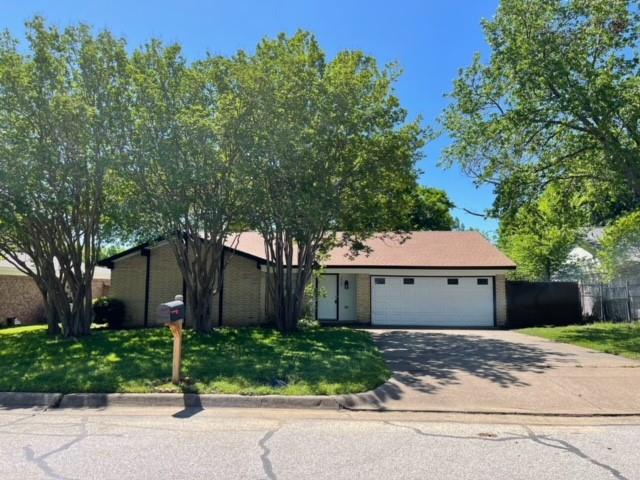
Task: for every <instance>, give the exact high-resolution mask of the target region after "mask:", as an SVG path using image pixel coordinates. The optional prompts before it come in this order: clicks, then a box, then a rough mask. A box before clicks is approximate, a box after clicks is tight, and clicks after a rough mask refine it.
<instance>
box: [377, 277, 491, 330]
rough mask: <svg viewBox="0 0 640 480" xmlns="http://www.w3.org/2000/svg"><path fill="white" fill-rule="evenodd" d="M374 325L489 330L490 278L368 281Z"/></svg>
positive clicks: (394, 278)
mask: <svg viewBox="0 0 640 480" xmlns="http://www.w3.org/2000/svg"><path fill="white" fill-rule="evenodd" d="M371 323H372V324H373V325H422V326H433V327H492V326H493V278H492V277H448V278H443V277H373V276H372V277H371Z"/></svg>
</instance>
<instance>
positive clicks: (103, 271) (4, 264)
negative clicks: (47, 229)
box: [0, 254, 111, 280]
mask: <svg viewBox="0 0 640 480" xmlns="http://www.w3.org/2000/svg"><path fill="white" fill-rule="evenodd" d="M19 256H20V258H21V259H22V260H24V261H25V262H27V263H28V264H32V263H31V261H30V260H29V257H28V256H27V255H25V254H19ZM55 268H56V271H57V270H58V262H57V261H56V262H55ZM4 275H9V276H18V277H20V276H24V275H25V274H24V273H22V272H21V271H20V270H18V269H17V268H16V267H14V266H13V264H11V262H9V261H8V260H6V259H4V258H2V257H0V276H4ZM93 279H94V280H109V279H111V270H109V269H108V268H104V267H100V266H96V267H95V269H94V270H93Z"/></svg>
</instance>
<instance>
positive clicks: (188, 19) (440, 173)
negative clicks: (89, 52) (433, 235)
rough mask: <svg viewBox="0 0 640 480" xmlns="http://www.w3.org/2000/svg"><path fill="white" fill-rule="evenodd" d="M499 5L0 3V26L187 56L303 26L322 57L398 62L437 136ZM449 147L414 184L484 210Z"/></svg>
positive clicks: (413, 102)
mask: <svg viewBox="0 0 640 480" xmlns="http://www.w3.org/2000/svg"><path fill="white" fill-rule="evenodd" d="M497 6H498V0H395V1H392V0H359V1H355V0H314V1H312V0H286V1H285V0H282V1H277V0H231V1H229V0H225V1H221V0H218V1H214V0H211V1H193V0H181V1H168V0H129V1H121V0H103V1H97V0H93V1H87V0H56V1H51V0H49V1H37V0H35V1H14V0H11V1H9V0H0V28H8V29H9V30H10V31H11V32H12V33H13V34H14V35H16V36H19V37H22V35H23V32H24V22H25V20H27V19H29V18H31V17H32V16H34V15H42V16H44V17H45V18H46V19H47V20H48V21H49V22H51V23H54V24H56V25H58V26H61V27H62V26H65V25H68V24H70V23H78V22H84V23H88V24H90V25H92V26H93V27H95V28H96V29H103V28H108V29H109V30H111V31H112V32H113V33H114V34H116V35H118V36H121V37H124V38H125V39H126V40H127V42H128V44H129V45H130V46H131V47H132V48H135V47H137V46H139V45H141V44H143V43H145V42H146V41H148V40H149V39H150V38H159V39H161V40H163V41H165V42H179V43H180V44H182V46H183V48H184V52H185V55H186V56H187V57H188V58H190V59H196V58H200V57H203V56H204V55H205V54H206V53H207V52H210V53H214V54H223V55H228V54H233V53H235V52H236V51H237V50H238V49H245V50H253V48H254V47H255V45H256V44H257V43H258V42H259V41H260V39H262V38H263V37H265V36H269V37H273V36H275V35H277V34H278V33H280V32H285V33H287V34H293V33H295V32H296V30H298V29H304V30H308V31H310V32H312V33H314V34H315V35H316V37H317V38H318V40H319V42H320V44H321V46H322V48H323V49H324V50H325V52H326V53H327V56H328V57H329V58H332V57H333V56H334V55H335V54H336V53H337V52H339V51H340V50H343V49H348V50H362V51H364V52H366V53H367V54H369V55H372V56H374V57H376V58H377V60H378V62H379V63H380V64H387V63H390V62H397V63H398V64H399V65H400V67H401V68H402V71H403V75H402V77H401V78H400V79H399V81H398V82H397V84H396V94H397V95H398V97H399V98H400V101H401V103H402V105H403V106H404V107H405V108H406V109H407V110H408V112H409V118H410V119H414V118H416V117H417V116H421V117H422V119H423V124H424V125H425V126H432V127H435V128H436V129H437V124H436V119H437V117H438V115H439V114H440V113H441V112H442V110H443V109H444V108H445V107H446V105H447V102H448V101H447V99H446V98H445V94H446V93H447V92H450V91H451V87H452V82H453V80H454V79H455V77H456V76H457V72H458V70H459V69H460V68H462V67H465V66H467V65H469V64H470V62H471V60H472V57H473V55H474V53H476V52H480V53H481V54H482V55H483V56H484V58H486V57H487V54H488V47H487V45H486V43H485V41H484V37H483V34H482V29H481V25H480V22H481V20H482V19H483V18H487V19H489V18H492V17H493V15H494V14H495V11H496V9H497ZM448 143H449V139H448V138H447V137H446V136H444V135H443V136H440V137H439V138H438V139H437V140H435V141H433V142H431V143H429V144H428V145H427V146H426V147H425V148H424V154H425V158H424V159H423V160H422V161H420V163H419V165H418V166H419V168H420V170H421V171H422V172H423V173H422V174H421V176H420V183H421V184H422V185H425V186H433V187H438V188H441V189H443V190H445V191H446V192H447V193H448V194H449V197H450V198H451V199H452V201H453V202H454V203H455V204H456V206H458V207H461V208H462V207H464V208H468V209H470V210H473V211H483V210H484V209H486V208H488V207H490V206H491V203H492V201H493V191H492V189H491V187H489V186H485V187H481V188H476V187H475V186H474V184H473V182H472V180H471V179H470V178H468V177H466V176H464V174H463V173H461V171H460V170H459V169H458V168H456V167H452V168H450V169H442V168H440V167H438V161H439V159H440V153H441V151H442V149H443V148H444V147H446V145H447V144H448ZM453 214H454V215H455V216H456V217H458V218H459V219H460V220H461V221H462V223H463V224H464V225H465V226H466V227H470V228H477V229H480V230H482V231H483V232H486V233H489V234H493V233H495V230H496V229H497V226H498V224H497V222H496V221H495V220H489V219H484V218H482V217H477V216H473V215H469V214H467V213H465V212H464V211H462V210H461V209H460V208H457V209H455V210H454V212H453Z"/></svg>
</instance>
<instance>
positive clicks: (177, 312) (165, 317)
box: [156, 300, 184, 325]
mask: <svg viewBox="0 0 640 480" xmlns="http://www.w3.org/2000/svg"><path fill="white" fill-rule="evenodd" d="M156 318H157V320H158V322H159V323H162V324H164V325H168V324H170V323H175V322H178V321H180V320H184V302H182V301H180V300H174V301H172V302H167V303H161V304H160V306H159V307H158V311H157V313H156Z"/></svg>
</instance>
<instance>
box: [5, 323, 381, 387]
mask: <svg viewBox="0 0 640 480" xmlns="http://www.w3.org/2000/svg"><path fill="white" fill-rule="evenodd" d="M172 341H173V340H172V337H171V334H170V333H169V331H168V330H167V329H166V328H157V329H145V330H116V331H112V330H105V329H98V330H94V331H93V332H92V334H91V335H90V336H89V337H86V338H83V339H82V340H81V341H71V340H68V339H64V338H60V337H53V338H52V337H46V336H45V335H43V328H42V327H22V328H12V329H3V330H0V364H1V365H11V368H8V369H5V372H3V375H2V376H0V391H3V392H10V391H12V392H63V393H69V392H99V393H108V392H131V393H142V392H168V391H194V392H199V393H236V394H246V395H256V394H261V395H269V394H280V395H332V394H343V393H356V392H362V391H366V390H370V389H373V388H375V387H377V386H379V385H381V384H382V383H383V382H384V381H386V380H387V378H388V377H389V375H390V372H389V370H388V369H387V367H386V365H385V363H384V360H383V359H382V355H381V354H380V352H379V351H378V349H377V348H376V347H375V345H374V343H373V340H372V338H371V335H369V334H368V333H366V332H360V331H356V330H351V329H342V328H330V329H328V328H319V329H312V330H305V331H301V332H297V333H294V334H291V335H287V336H285V335H282V334H280V333H278V332H277V331H275V330H271V329H254V328H223V329H221V330H218V331H216V332H215V333H213V334H211V335H198V334H196V333H195V332H194V331H192V330H187V331H185V333H184V343H183V354H184V357H183V374H184V375H185V376H186V377H189V378H191V379H192V381H193V383H192V384H189V385H183V386H181V387H176V386H174V385H172V384H171V383H169V382H170V377H171V348H172ZM275 379H278V380H283V381H285V382H286V383H287V385H286V386H284V387H280V388H278V387H274V386H272V382H273V381H274V380H275Z"/></svg>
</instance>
